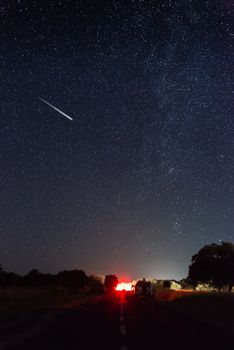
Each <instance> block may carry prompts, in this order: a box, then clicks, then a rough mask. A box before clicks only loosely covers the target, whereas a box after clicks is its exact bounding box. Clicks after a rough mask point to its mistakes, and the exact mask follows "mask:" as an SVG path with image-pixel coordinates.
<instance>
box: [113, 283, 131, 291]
mask: <svg viewBox="0 0 234 350" xmlns="http://www.w3.org/2000/svg"><path fill="white" fill-rule="evenodd" d="M115 290H116V291H120V292H121V291H124V290H125V291H126V292H130V291H132V290H133V287H132V283H131V282H121V283H118V284H117V286H116V288H115Z"/></svg>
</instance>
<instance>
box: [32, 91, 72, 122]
mask: <svg viewBox="0 0 234 350" xmlns="http://www.w3.org/2000/svg"><path fill="white" fill-rule="evenodd" d="M38 98H39V100H41V101H42V102H44V103H46V104H47V105H48V106H50V107H52V108H53V109H54V110H55V111H57V112H59V113H60V114H62V115H63V116H64V117H66V118H68V119H69V120H73V119H72V118H71V117H69V115H67V114H66V113H64V112H63V111H61V110H60V109H58V108H57V107H54V106H53V105H52V104H50V103H49V102H47V101H46V100H43V98H40V97H38Z"/></svg>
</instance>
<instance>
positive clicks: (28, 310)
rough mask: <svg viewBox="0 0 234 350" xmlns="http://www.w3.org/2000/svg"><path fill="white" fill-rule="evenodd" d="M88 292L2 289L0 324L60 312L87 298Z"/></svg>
mask: <svg viewBox="0 0 234 350" xmlns="http://www.w3.org/2000/svg"><path fill="white" fill-rule="evenodd" d="M88 294H89V293H88V291H85V290H77V291H71V290H69V289H67V288H64V287H60V286H48V287H44V288H19V287H14V288H3V289H0V323H4V322H7V321H12V320H16V319H20V318H26V317H31V316H34V317H35V316H37V315H42V314H46V313H49V312H54V311H58V310H60V309H63V308H66V307H69V306H71V305H73V304H75V303H76V302H77V301H78V300H80V299H82V298H84V297H86V296H87V295H88Z"/></svg>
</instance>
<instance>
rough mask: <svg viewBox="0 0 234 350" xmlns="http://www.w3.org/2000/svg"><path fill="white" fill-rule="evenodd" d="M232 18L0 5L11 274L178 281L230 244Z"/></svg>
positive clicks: (1, 258)
mask: <svg viewBox="0 0 234 350" xmlns="http://www.w3.org/2000/svg"><path fill="white" fill-rule="evenodd" d="M232 10H233V4H232V1H231V0H208V1H204V0H194V1H193V0H187V1H185V0H183V1H182V0H177V1H170V0H167V1H166V0H159V1H157V0H155V1H153V0H148V1H147V0H145V1H144V0H131V1H130V0H122V1H121V0H114V1H111V0H106V1H101V0H98V1H97V0H80V1H58V0H54V1H33V0H29V1H23V0H22V1H19V0H18V1H16V0H12V1H8V0H2V1H1V3H0V16H1V20H0V33H1V34H0V45H1V50H0V238H1V244H0V263H1V264H2V266H3V268H4V270H7V271H14V272H17V273H22V274H23V273H27V272H28V271H29V270H31V269H32V268H38V269H39V270H40V271H42V272H53V273H55V272H58V271H60V270H64V269H75V268H81V269H84V270H85V271H86V272H87V273H88V274H90V273H96V274H98V273H101V274H108V273H116V274H117V275H119V276H120V277H123V276H125V277H126V276H127V277H129V278H137V277H143V276H145V277H155V278H175V279H180V278H183V277H186V276H187V273H188V266H189V263H190V260H191V256H192V255H193V254H195V253H196V252H197V251H198V250H199V249H200V248H201V247H202V246H203V245H205V244H209V243H211V242H216V243H217V242H219V241H223V240H224V241H233V240H234V119H233V104H232V100H233V89H232V77H233V70H232V69H233V55H232V53H233V44H232V42H233V37H234V30H233V29H232V28H231V24H232V22H233V17H232V16H231V13H232ZM40 98H41V99H44V100H45V101H47V102H49V103H50V104H52V105H53V106H55V107H56V108H59V109H60V110H61V111H62V112H64V113H65V114H67V115H68V116H70V117H71V118H72V119H73V120H69V119H68V118H66V117H65V116H64V115H62V114H61V113H59V112H58V111H56V110H54V109H53V108H52V107H50V106H49V105H47V104H46V103H44V102H43V101H42V100H40Z"/></svg>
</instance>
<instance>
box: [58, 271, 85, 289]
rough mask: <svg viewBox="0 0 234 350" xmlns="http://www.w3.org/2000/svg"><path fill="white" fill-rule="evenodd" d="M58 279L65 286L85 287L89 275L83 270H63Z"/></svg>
mask: <svg viewBox="0 0 234 350" xmlns="http://www.w3.org/2000/svg"><path fill="white" fill-rule="evenodd" d="M58 279H59V281H60V282H61V284H62V285H63V286H64V287H68V288H84V287H85V286H87V284H88V277H87V276H86V274H85V272H84V271H83V270H72V271H62V272H59V274H58Z"/></svg>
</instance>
